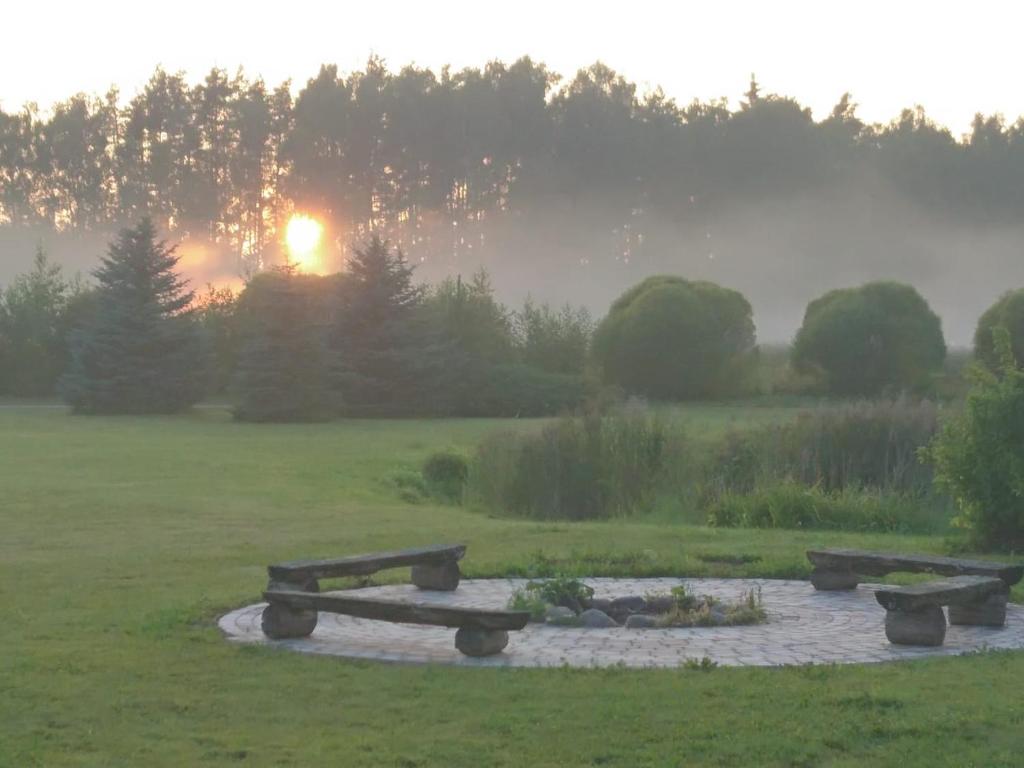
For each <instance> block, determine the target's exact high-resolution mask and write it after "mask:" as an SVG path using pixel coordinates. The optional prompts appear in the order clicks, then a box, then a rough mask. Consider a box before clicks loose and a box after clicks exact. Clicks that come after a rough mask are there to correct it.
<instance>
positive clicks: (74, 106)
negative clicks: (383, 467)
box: [0, 58, 1024, 346]
mask: <svg viewBox="0 0 1024 768" xmlns="http://www.w3.org/2000/svg"><path fill="white" fill-rule="evenodd" d="M839 85H841V84H837V86H839ZM1021 170H1024V124H1022V123H1020V122H1017V123H1009V122H1008V121H1007V120H1006V119H1004V118H1003V116H1001V115H991V116H984V115H981V114H979V115H978V116H977V117H976V118H975V121H974V124H973V126H972V130H971V133H969V134H967V135H965V136H963V137H955V136H953V135H952V133H951V132H950V131H949V130H948V129H947V128H945V127H944V126H942V125H939V124H937V123H935V122H933V121H932V120H930V119H929V118H928V116H927V114H926V112H925V110H924V109H923V108H921V107H915V108H912V109H910V108H908V109H906V110H904V111H903V112H902V113H901V114H900V115H898V116H894V118H893V120H892V121H891V122H890V123H888V124H885V125H881V124H874V125H868V124H866V123H864V122H862V121H861V120H860V119H859V118H858V116H857V105H856V103H855V102H854V100H853V99H852V98H851V97H850V95H849V94H845V95H843V96H842V97H841V98H839V99H838V100H837V103H836V105H835V108H834V109H833V111H832V113H831V114H830V115H829V116H828V117H827V118H825V119H822V120H817V121H816V120H815V119H814V118H813V116H812V114H811V111H810V109H808V108H806V107H805V106H803V105H801V104H799V103H798V102H796V101H795V100H793V99H791V98H788V97H786V96H780V95H776V94H771V93H765V92H764V91H763V89H762V87H761V86H760V84H759V83H758V82H757V81H756V79H754V78H752V79H751V82H750V85H749V89H748V91H747V93H746V94H745V98H744V99H743V100H742V101H741V102H740V103H739V104H738V105H735V106H733V105H730V104H728V103H727V102H725V101H724V100H719V101H710V102H693V103H691V104H689V105H686V106H680V105H677V104H676V103H675V102H673V101H672V100H671V99H669V98H668V97H667V96H665V94H663V93H662V92H661V91H660V90H653V91H647V92H643V93H642V92H640V91H639V90H638V88H637V86H636V84H634V83H632V82H630V81H628V80H627V79H625V78H624V77H623V76H622V75H620V74H618V73H616V72H615V71H614V70H612V69H610V68H609V67H607V66H605V65H604V64H600V63H598V64H595V65H593V66H591V67H589V68H587V69H582V70H580V71H579V72H577V73H576V74H575V76H574V77H572V78H564V77H561V76H559V75H557V74H556V73H553V72H551V71H550V70H549V69H547V68H546V67H545V65H544V64H542V63H538V62H534V61H532V60H530V59H529V58H523V59H520V60H518V61H516V62H514V63H512V64H504V63H501V62H491V63H489V64H487V65H486V66H485V67H483V68H470V69H465V70H462V71H460V72H451V71H449V70H447V69H445V70H443V71H441V72H439V73H435V72H434V71H432V70H430V69H419V68H416V67H414V66H407V67H405V68H402V69H400V70H397V71H395V70H390V69H388V67H387V66H386V65H385V64H384V62H382V61H381V60H379V59H376V58H371V59H370V60H369V61H368V63H367V65H366V67H365V69H364V70H361V71H356V72H352V73H347V74H346V73H342V72H339V71H338V70H337V68H336V67H333V66H324V67H323V68H322V69H321V71H320V73H319V74H318V75H317V76H316V77H314V78H311V79H310V80H309V81H308V82H307V83H306V84H305V85H304V87H302V88H299V89H294V88H292V86H291V85H290V84H289V83H284V84H281V85H280V86H278V87H276V88H271V87H269V86H267V85H266V84H264V82H263V81H262V80H261V79H259V78H256V79H249V78H248V77H247V76H246V75H245V74H244V73H241V72H239V73H238V74H236V75H234V76H229V75H228V74H227V73H226V72H225V71H223V70H220V69H213V70H211V72H210V73H209V75H208V76H207V77H206V78H205V79H204V80H203V81H201V82H198V83H194V84H193V83H189V82H187V81H186V79H185V77H184V75H183V74H180V73H170V72H166V71H164V70H162V69H157V71H156V72H155V73H154V74H153V76H152V78H151V79H150V81H149V83H148V84H147V85H146V86H145V88H144V89H142V90H141V91H140V92H139V93H137V94H134V95H132V96H131V97H130V98H128V99H125V98H120V99H119V98H118V97H116V96H115V95H113V94H110V95H108V96H106V97H104V98H100V97H94V96H87V95H82V94H79V95H77V96H74V97H72V98H71V99H69V100H68V101H66V102H62V103H60V104H57V105H55V106H54V107H53V109H52V110H48V111H45V112H44V111H40V110H39V109H38V108H35V107H32V106H29V107H26V108H24V109H23V110H21V111H10V112H4V111H3V110H0V182H2V184H0V285H2V284H4V283H7V282H9V281H10V280H11V279H12V278H13V277H14V276H15V275H17V274H19V273H21V272H24V271H26V270H27V269H28V268H29V266H30V265H31V262H32V258H33V254H34V251H35V249H36V246H37V245H42V246H43V248H44V250H45V251H46V252H47V253H48V255H49V256H50V257H51V258H52V259H53V260H54V261H56V262H57V263H59V264H61V265H63V266H65V267H66V268H67V269H68V270H70V271H71V272H81V273H83V274H88V273H90V272H91V271H92V270H93V269H94V268H95V267H96V265H97V263H98V257H99V256H100V255H101V254H102V253H103V252H104V251H105V249H106V244H107V242H108V241H109V240H110V239H111V238H112V237H113V236H114V235H115V234H116V232H117V231H118V229H119V228H121V227H122V226H131V225H133V224H134V223H135V222H137V221H138V220H139V219H140V218H141V217H143V216H150V217H152V219H153V221H154V223H155V224H156V226H157V228H158V230H159V231H161V232H162V233H164V235H165V236H166V237H167V239H168V241H169V242H171V243H179V244H180V245H179V251H178V253H179V255H180V256H181V263H180V269H181V270H182V272H183V273H184V274H185V275H186V276H187V277H188V278H189V279H190V280H191V282H192V284H193V286H194V287H197V288H200V289H201V288H203V287H204V286H205V284H207V283H211V284H214V285H217V286H229V287H232V288H234V289H238V288H240V287H241V286H242V285H243V283H244V280H245V279H247V278H249V277H251V276H252V275H254V274H257V273H258V272H260V271H261V270H265V269H268V268H271V267H273V266H275V265H277V264H281V263H284V262H287V261H289V260H294V256H295V254H294V253H290V252H289V246H288V245H287V238H286V229H287V225H288V223H289V221H291V220H293V219H294V217H295V216H296V215H302V216H306V217H309V218H311V219H312V220H313V221H315V222H316V223H317V226H320V227H322V228H323V235H324V237H323V241H322V243H321V245H320V246H319V247H318V248H317V250H316V252H315V253H310V254H307V257H308V258H307V259H306V260H305V262H302V263H299V266H300V268H302V269H303V270H304V271H310V272H316V273H319V274H324V273H327V272H333V271H338V270H343V269H344V267H345V263H346V260H347V259H348V258H349V257H350V256H351V254H352V248H353V247H358V246H359V245H360V244H362V243H364V242H366V240H367V239H368V238H369V237H370V235H372V234H379V235H381V236H383V237H385V238H386V239H388V240H390V241H391V242H392V244H394V245H395V246H397V247H399V248H401V249H402V250H403V252H404V253H405V254H406V255H407V257H408V258H409V260H410V262H411V263H412V264H414V265H415V266H416V268H417V272H416V277H417V279H418V280H419V281H423V282H431V283H433V282H436V281H438V280H439V279H441V278H443V277H444V276H447V275H453V274H462V275H464V276H468V275H469V274H470V273H472V272H474V271H475V270H477V269H479V268H480V267H481V266H482V267H485V268H486V269H487V270H488V271H489V272H490V273H491V276H492V282H493V286H494V289H495V292H496V295H497V297H498V298H499V299H500V300H502V301H504V302H506V303H508V304H509V305H512V306H515V305H518V304H520V303H521V302H522V301H523V299H524V298H525V297H526V296H528V295H530V296H533V297H534V298H535V299H538V300H542V301H548V302H551V303H553V304H557V305H561V304H563V303H565V302H569V303H571V304H574V305H583V306H586V307H587V308H589V309H590V311H591V312H592V313H593V314H594V315H595V316H597V317H600V316H603V315H604V313H605V312H606V311H607V309H608V306H609V304H610V302H611V301H612V300H613V299H614V298H615V297H616V296H617V295H619V294H620V293H621V292H622V291H623V290H625V289H626V288H627V287H629V286H630V285H633V284H635V283H636V282H637V281H638V280H640V279H641V278H643V277H645V276H648V275H651V274H656V273H668V274H675V275H681V276H684V277H687V278H692V279H704V280H710V281H714V282H717V283H721V284H722V285H724V286H726V287H730V288H734V289H737V290H739V291H741V292H742V293H744V294H745V295H746V296H747V298H748V299H749V300H750V302H751V303H752V305H753V307H754V318H755V322H756V324H757V331H758V339H759V341H761V342H786V341H789V340H791V339H792V337H793V334H794V333H795V331H796V329H797V328H798V326H799V324H800V322H801V319H802V317H803V312H804V308H805V307H806V305H807V303H808V302H809V301H810V300H812V299H814V298H815V297H817V296H819V295H820V294H822V293H823V292H825V291H827V290H830V289H833V288H840V287H846V286H852V285H857V284H860V283H863V282H865V281H869V280H880V279H891V280H899V281H904V282H908V283H910V284H912V285H914V286H915V287H916V288H918V289H919V290H920V291H921V293H922V294H923V295H924V296H925V297H926V299H927V300H928V301H929V302H930V303H931V304H932V306H933V308H934V309H935V311H936V312H937V313H938V314H939V315H940V317H941V318H942V321H943V325H944V331H945V334H946V338H947V341H948V342H949V343H950V344H951V345H953V346H960V345H965V344H968V343H969V342H970V339H971V336H972V333H973V330H974V326H975V323H976V321H977V318H978V316H979V315H980V314H981V312H982V311H983V310H984V309H985V308H986V307H987V306H989V305H990V304H991V303H992V301H993V300H994V299H995V298H996V297H998V296H999V295H1000V294H1001V293H1003V292H1004V291H1006V290H1008V289H1011V288H1015V287H1019V286H1020V285H1022V284H1024V259H1022V258H1021V250H1022V248H1021V246H1022V244H1024V225H1022V224H1021V223H1020V222H1021V221H1024V216H1022V214H1024V199H1022V198H1021V195H1020V193H1019V189H1018V186H1019V185H1018V184H1017V182H1016V179H1017V178H1018V174H1019V172H1020V171H1021Z"/></svg>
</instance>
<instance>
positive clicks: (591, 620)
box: [579, 608, 619, 629]
mask: <svg viewBox="0 0 1024 768" xmlns="http://www.w3.org/2000/svg"><path fill="white" fill-rule="evenodd" d="M579 620H580V626H583V627H586V628H588V629H604V628H607V627H617V626H619V624H618V622H617V621H615V619H613V618H612V617H611V616H609V615H608V614H607V613H605V612H604V611H599V610H597V608H588V609H587V610H585V611H584V612H583V613H581V614H580V616H579Z"/></svg>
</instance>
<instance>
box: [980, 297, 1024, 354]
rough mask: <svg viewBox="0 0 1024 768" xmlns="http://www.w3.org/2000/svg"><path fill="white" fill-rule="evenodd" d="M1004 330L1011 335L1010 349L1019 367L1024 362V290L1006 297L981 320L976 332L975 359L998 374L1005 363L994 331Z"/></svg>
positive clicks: (1000, 299)
mask: <svg viewBox="0 0 1024 768" xmlns="http://www.w3.org/2000/svg"><path fill="white" fill-rule="evenodd" d="M996 328H1005V329H1006V330H1007V331H1008V332H1009V334H1010V346H1011V349H1012V351H1013V357H1014V360H1016V361H1017V363H1018V365H1019V364H1020V363H1021V362H1024V288H1022V289H1020V290H1016V291H1010V292H1009V293H1005V294H1003V295H1002V296H1001V297H1000V298H999V300H998V301H997V302H996V303H995V304H993V305H992V306H991V307H989V308H988V309H987V310H986V311H985V314H983V315H982V316H981V317H980V318H979V319H978V326H977V328H976V329H975V331H974V357H975V359H976V360H977V361H978V362H980V363H981V364H982V365H984V366H985V367H986V368H988V369H989V370H990V371H994V372H997V371H999V370H1000V368H1001V363H1002V361H1001V360H1000V359H999V353H998V352H997V350H996V345H995V338H994V335H993V331H994V330H995V329H996Z"/></svg>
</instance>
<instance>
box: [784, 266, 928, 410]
mask: <svg viewBox="0 0 1024 768" xmlns="http://www.w3.org/2000/svg"><path fill="white" fill-rule="evenodd" d="M945 357H946V343H945V341H944V339H943V337H942V325H941V322H940V321H939V318H938V316H937V315H936V314H935V313H934V312H932V310H931V308H930V307H929V306H928V303H927V302H926V301H925V300H924V299H923V298H922V297H921V295H920V294H919V293H918V292H917V291H916V290H915V289H914V288H912V287H911V286H909V285H903V284H901V283H888V282H879V283H868V284H866V285H862V286H860V287H859V288H844V289H841V290H837V291H830V292H828V293H826V294H825V295H824V296H821V297H820V298H818V299H815V300H814V301H812V302H811V303H810V304H809V305H808V306H807V311H806V313H805V314H804V322H803V325H802V326H801V328H800V330H799V332H798V333H797V335H796V341H795V342H794V344H793V365H794V367H795V368H796V369H797V370H799V371H805V372H808V371H814V372H817V373H818V374H819V375H820V376H821V377H822V379H823V381H824V384H825V386H826V388H827V389H828V391H830V392H833V393H835V394H840V395H865V396H871V395H878V394H880V393H882V392H886V391H889V392H902V391H907V390H909V391H920V390H922V389H925V388H926V387H927V386H928V384H929V383H930V378H931V376H932V375H933V374H935V373H938V372H939V371H940V370H941V368H942V362H943V360H944V359H945Z"/></svg>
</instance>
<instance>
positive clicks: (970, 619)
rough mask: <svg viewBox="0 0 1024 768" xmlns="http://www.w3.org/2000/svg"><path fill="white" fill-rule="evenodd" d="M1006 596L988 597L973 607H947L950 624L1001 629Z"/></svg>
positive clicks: (1003, 622)
mask: <svg viewBox="0 0 1024 768" xmlns="http://www.w3.org/2000/svg"><path fill="white" fill-rule="evenodd" d="M1007 597H1008V595H1007V594H1005V593H1004V594H999V595H990V596H989V597H988V599H986V600H985V601H984V602H982V603H979V604H975V605H970V604H968V605H951V606H949V623H950V624H968V625H973V626H978V627H1001V626H1003V625H1005V624H1006V599H1007Z"/></svg>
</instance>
